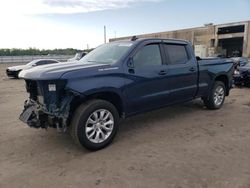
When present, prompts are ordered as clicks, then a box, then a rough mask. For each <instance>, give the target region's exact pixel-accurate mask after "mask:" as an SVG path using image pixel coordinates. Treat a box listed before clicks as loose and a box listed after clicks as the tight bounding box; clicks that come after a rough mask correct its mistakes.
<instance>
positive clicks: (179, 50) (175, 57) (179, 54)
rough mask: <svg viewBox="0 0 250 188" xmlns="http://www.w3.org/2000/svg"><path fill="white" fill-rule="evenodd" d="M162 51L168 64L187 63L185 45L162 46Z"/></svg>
mask: <svg viewBox="0 0 250 188" xmlns="http://www.w3.org/2000/svg"><path fill="white" fill-rule="evenodd" d="M164 50H165V52H166V54H167V55H168V58H169V61H170V62H168V63H169V64H184V63H187V61H188V54H187V50H186V45H179V44H178V45H176V44H164Z"/></svg>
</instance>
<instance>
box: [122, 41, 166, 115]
mask: <svg viewBox="0 0 250 188" xmlns="http://www.w3.org/2000/svg"><path fill="white" fill-rule="evenodd" d="M163 53H164V52H163ZM163 53H162V50H161V47H160V42H154V43H152V42H151V43H146V44H143V45H142V46H141V47H139V48H138V49H137V51H136V52H135V53H134V54H133V55H132V61H133V65H134V67H132V68H131V67H126V68H125V69H127V72H126V74H127V78H128V79H126V85H127V86H126V88H125V89H124V94H125V96H126V98H127V111H128V113H129V114H131V113H136V112H141V111H144V110H149V109H152V108H155V107H158V106H162V105H164V102H165V101H166V100H165V99H166V97H167V96H168V94H169V91H167V90H166V87H165V84H166V78H167V65H164V64H163Z"/></svg>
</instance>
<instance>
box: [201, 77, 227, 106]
mask: <svg viewBox="0 0 250 188" xmlns="http://www.w3.org/2000/svg"><path fill="white" fill-rule="evenodd" d="M218 88H222V89H223V96H221V97H222V101H221V102H220V103H219V104H218V103H217V104H216V101H215V97H214V96H215V92H216V90H217V89H218ZM225 96H226V87H225V84H224V83H223V82H221V81H215V83H214V86H213V88H212V90H211V92H210V94H209V96H207V97H203V98H202V100H203V102H204V104H205V106H206V107H207V108H208V109H211V110H216V109H220V108H221V107H222V105H223V104H224V101H225Z"/></svg>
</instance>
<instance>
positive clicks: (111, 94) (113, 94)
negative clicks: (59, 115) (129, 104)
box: [70, 89, 125, 118]
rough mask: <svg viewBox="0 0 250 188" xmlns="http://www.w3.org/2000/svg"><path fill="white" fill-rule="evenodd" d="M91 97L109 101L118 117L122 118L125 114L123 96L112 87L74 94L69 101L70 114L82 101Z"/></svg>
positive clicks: (91, 98)
mask: <svg viewBox="0 0 250 188" xmlns="http://www.w3.org/2000/svg"><path fill="white" fill-rule="evenodd" d="M93 99H102V100H106V101H108V102H110V103H111V104H113V105H114V106H115V108H116V109H117V111H118V114H119V116H120V117H122V118H123V117H124V116H125V103H124V97H123V96H122V95H121V94H120V93H119V92H117V91H115V90H114V89H101V90H92V91H88V92H85V93H84V94H80V95H76V96H75V97H74V98H73V100H72V102H71V107H70V111H71V114H72V113H74V111H75V110H76V109H77V108H78V107H79V106H80V105H81V104H82V103H84V102H86V101H88V100H93Z"/></svg>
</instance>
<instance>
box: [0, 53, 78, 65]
mask: <svg viewBox="0 0 250 188" xmlns="http://www.w3.org/2000/svg"><path fill="white" fill-rule="evenodd" d="M72 57H74V55H53V56H48V55H43V56H40V55H35V56H28V55H27V56H0V63H28V62H30V61H32V60H35V59H55V60H58V61H67V60H68V59H69V58H72Z"/></svg>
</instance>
